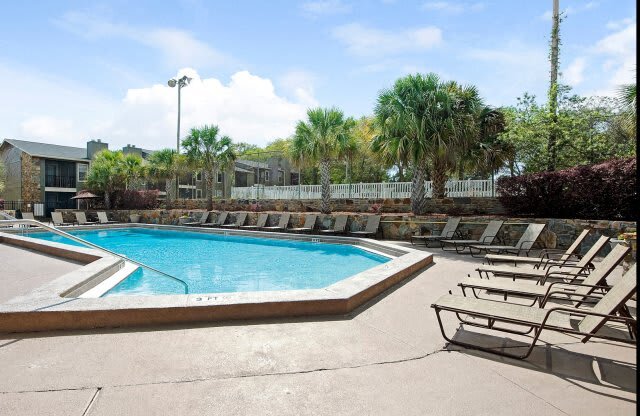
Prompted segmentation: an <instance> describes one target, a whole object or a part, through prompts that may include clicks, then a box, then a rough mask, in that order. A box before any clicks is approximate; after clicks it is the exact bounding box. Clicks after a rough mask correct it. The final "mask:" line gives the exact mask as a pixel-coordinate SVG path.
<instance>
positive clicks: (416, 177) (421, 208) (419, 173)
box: [411, 162, 427, 215]
mask: <svg viewBox="0 0 640 416" xmlns="http://www.w3.org/2000/svg"><path fill="white" fill-rule="evenodd" d="M425 176H426V169H425V166H424V162H421V163H417V164H416V168H415V169H414V171H413V179H412V181H411V182H412V187H411V211H412V212H413V213H414V214H416V215H422V214H424V213H425V211H426V208H427V198H425V192H424V178H425Z"/></svg>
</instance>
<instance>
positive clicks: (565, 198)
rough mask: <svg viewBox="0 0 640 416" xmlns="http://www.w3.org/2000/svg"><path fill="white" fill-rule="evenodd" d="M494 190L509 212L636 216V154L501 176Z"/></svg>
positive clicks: (552, 215) (551, 215)
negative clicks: (584, 164) (555, 168)
mask: <svg viewBox="0 0 640 416" xmlns="http://www.w3.org/2000/svg"><path fill="white" fill-rule="evenodd" d="M497 190H498V192H499V195H500V196H499V197H498V198H499V200H500V202H501V203H502V205H503V206H504V208H505V210H506V211H507V213H509V214H511V215H518V216H534V217H547V218H579V219H603V220H604V219H607V220H636V211H637V207H638V195H637V190H636V158H628V159H613V160H610V161H607V162H604V163H600V164H597V165H590V166H576V167H574V168H571V169H566V170H560V171H555V172H542V173H534V174H527V175H522V176H515V177H501V178H499V179H498V181H497Z"/></svg>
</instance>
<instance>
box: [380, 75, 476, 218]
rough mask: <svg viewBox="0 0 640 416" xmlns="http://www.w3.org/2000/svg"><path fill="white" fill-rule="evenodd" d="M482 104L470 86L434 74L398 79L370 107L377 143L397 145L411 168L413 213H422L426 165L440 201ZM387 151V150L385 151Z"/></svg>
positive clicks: (471, 132) (434, 192) (435, 196)
mask: <svg viewBox="0 0 640 416" xmlns="http://www.w3.org/2000/svg"><path fill="white" fill-rule="evenodd" d="M482 106H483V103H482V100H481V99H480V97H479V95H478V91H477V89H476V88H475V87H473V86H461V85H459V84H457V83H456V82H453V81H450V82H443V81H441V80H440V78H439V77H438V75H436V74H434V73H430V74H427V75H422V74H416V75H409V76H406V77H404V78H400V79H398V80H397V81H396V82H395V84H394V86H393V87H392V88H391V89H386V90H383V91H382V92H381V93H380V95H379V96H378V103H377V105H376V108H375V114H376V118H377V123H378V125H379V126H380V127H381V135H382V136H385V137H384V138H381V139H379V140H380V141H389V140H391V141H393V140H394V138H399V139H402V141H400V142H398V144H399V143H402V146H403V147H404V148H405V149H406V151H407V153H408V154H409V157H410V161H411V163H412V165H413V168H414V170H413V179H412V184H413V189H412V193H411V207H412V211H413V212H414V213H416V214H422V213H424V211H425V208H426V200H425V189H424V181H425V176H426V172H427V163H429V170H430V173H431V179H432V181H433V197H434V198H443V197H444V196H445V184H446V181H447V177H448V173H449V172H450V171H451V170H452V169H453V168H454V167H455V164H456V163H455V162H456V157H457V155H459V154H460V152H461V150H463V149H466V147H465V146H466V144H465V143H466V140H467V139H468V138H469V137H474V134H475V133H474V131H475V130H476V129H477V128H478V125H477V122H476V118H475V114H476V113H477V111H478V108H480V107H482ZM391 147H392V146H391V145H389V148H391Z"/></svg>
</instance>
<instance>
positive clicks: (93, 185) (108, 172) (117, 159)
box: [87, 149, 126, 209]
mask: <svg viewBox="0 0 640 416" xmlns="http://www.w3.org/2000/svg"><path fill="white" fill-rule="evenodd" d="M125 183H126V176H125V169H124V155H123V154H122V152H112V151H111V150H107V149H105V150H102V151H100V152H98V153H96V154H95V156H94V157H93V161H92V162H91V166H90V168H89V172H88V174H87V185H88V186H89V188H90V189H92V190H94V191H97V192H102V193H103V194H104V205H105V208H107V209H110V208H111V195H112V194H113V192H115V191H116V190H118V189H122V188H123V187H124V184H125Z"/></svg>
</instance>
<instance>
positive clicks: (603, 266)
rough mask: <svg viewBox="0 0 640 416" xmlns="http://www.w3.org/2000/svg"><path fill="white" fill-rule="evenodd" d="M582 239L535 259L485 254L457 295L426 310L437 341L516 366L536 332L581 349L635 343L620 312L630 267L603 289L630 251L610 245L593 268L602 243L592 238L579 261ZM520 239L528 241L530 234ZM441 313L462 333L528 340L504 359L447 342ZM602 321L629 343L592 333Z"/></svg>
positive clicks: (633, 326)
mask: <svg viewBox="0 0 640 416" xmlns="http://www.w3.org/2000/svg"><path fill="white" fill-rule="evenodd" d="M525 234H526V232H525ZM588 234H589V230H585V231H583V232H582V233H581V234H580V235H579V236H578V237H577V238H576V240H575V241H574V242H573V244H571V246H570V247H569V248H568V249H567V250H565V251H560V250H555V251H554V250H542V251H541V253H540V255H539V256H538V257H527V256H516V255H513V254H486V255H485V257H484V258H485V261H486V262H487V263H489V264H488V265H482V266H480V267H478V268H477V269H476V270H477V271H478V274H479V276H478V277H470V276H469V277H467V278H464V279H462V280H460V281H459V282H458V286H459V287H460V288H461V290H462V296H459V295H453V294H452V293H451V291H450V292H449V294H447V295H444V296H442V297H441V298H440V299H438V300H437V301H435V302H434V303H433V304H432V305H431V307H432V308H433V309H434V310H435V312H436V317H437V319H438V324H439V326H440V330H441V333H442V336H443V337H444V338H445V339H446V340H447V341H448V342H450V343H451V344H455V345H460V346H463V347H466V348H471V349H478V350H482V351H486V352H490V353H493V354H498V355H503V356H507V357H511V358H518V359H524V358H526V357H528V356H529V355H530V354H531V352H532V351H533V348H534V347H535V345H536V342H537V340H538V339H539V337H540V334H541V332H542V331H543V330H549V331H556V332H562V333H567V334H574V335H580V336H582V337H583V338H582V342H587V341H588V340H589V339H591V338H603V339H608V340H615V341H620V342H625V343H636V342H637V341H636V339H637V320H636V319H634V318H633V317H632V316H631V314H630V313H629V310H628V307H627V306H626V302H627V301H628V300H629V299H630V298H631V297H632V296H633V295H634V293H635V291H636V286H637V284H636V266H635V264H634V265H633V266H632V267H631V268H630V270H628V271H627V272H626V273H625V274H624V275H623V276H622V278H621V279H619V280H618V281H617V282H616V283H615V284H614V285H610V284H609V283H608V282H607V278H608V277H609V276H610V274H611V273H612V271H613V270H614V269H615V268H616V267H617V266H618V265H619V264H620V263H621V262H622V261H623V259H624V257H625V256H626V255H627V254H628V253H629V251H630V250H631V248H629V247H627V246H623V245H620V244H619V245H616V246H615V247H613V249H612V250H611V251H610V252H609V254H607V255H606V256H605V257H604V258H603V259H602V260H601V261H600V262H597V263H596V262H595V261H594V259H595V257H596V255H597V254H598V253H599V252H600V251H601V250H602V249H603V248H604V247H605V246H606V245H607V244H608V243H609V240H610V237H606V236H602V237H600V238H599V239H598V240H597V241H596V242H595V243H594V244H593V246H592V247H591V248H590V249H589V250H588V251H587V252H586V253H585V254H584V255H583V256H581V255H580V254H578V253H577V251H578V248H579V247H580V245H581V244H582V243H583V241H584V240H585V238H586V236H587V235H588ZM523 238H524V236H523ZM526 238H533V237H532V236H531V234H530V235H529V236H528V237H526ZM521 240H522V238H521ZM524 241H527V240H524ZM520 245H521V246H522V245H524V244H520ZM516 246H518V244H516ZM494 247H500V246H494ZM520 248H522V247H520ZM504 251H506V249H505V250H504ZM523 252H525V253H526V254H528V251H526V250H525V251H522V250H519V251H518V252H517V253H518V254H522V253H523ZM499 262H514V263H516V264H518V263H519V264H521V266H520V267H515V266H498V265H496V263H499ZM481 294H485V295H486V294H499V295H503V296H504V298H503V299H501V300H496V298H495V297H493V298H488V297H487V296H483V297H481ZM471 295H473V296H471ZM509 296H511V297H516V298H519V299H522V298H524V299H529V300H530V301H532V303H531V304H529V305H524V304H522V303H521V302H520V303H512V302H509V299H508V297H509ZM442 312H450V313H453V314H455V316H456V317H457V319H458V320H459V322H460V323H462V324H466V325H468V326H475V327H481V328H484V329H487V330H491V331H502V332H507V333H512V334H520V335H527V334H531V333H532V338H531V341H530V343H529V344H528V345H527V346H526V347H525V351H524V353H522V354H515V353H509V352H507V351H508V350H511V351H513V350H512V349H504V348H503V349H501V350H497V349H492V348H487V347H485V346H483V345H481V343H480V342H478V343H473V342H468V341H462V339H461V337H459V336H455V337H450V336H448V335H447V333H446V331H445V329H444V325H443V322H442V319H441V316H440V315H441V313H442ZM572 319H573V320H574V322H571V321H572ZM575 320H577V321H578V322H575ZM607 322H610V323H618V324H622V325H623V326H624V327H626V328H627V330H628V332H629V336H628V337H626V336H625V337H621V336H612V335H609V334H610V333H611V331H600V329H601V328H602V327H603V326H604V325H605V324H606V323H607ZM505 324H506V325H507V326H504V325H505ZM522 327H524V329H522V330H520V329H514V328H522Z"/></svg>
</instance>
